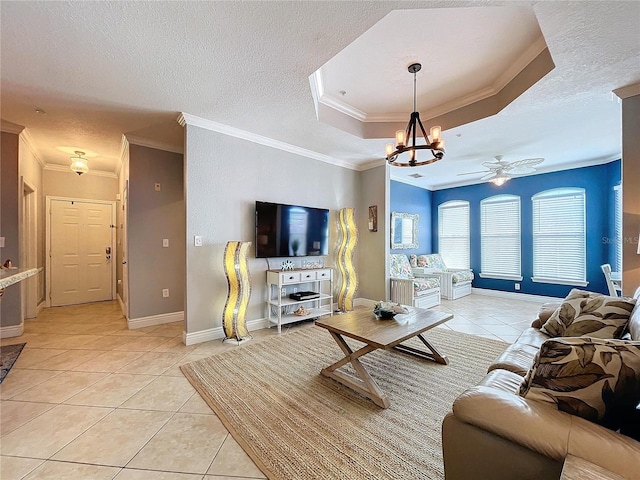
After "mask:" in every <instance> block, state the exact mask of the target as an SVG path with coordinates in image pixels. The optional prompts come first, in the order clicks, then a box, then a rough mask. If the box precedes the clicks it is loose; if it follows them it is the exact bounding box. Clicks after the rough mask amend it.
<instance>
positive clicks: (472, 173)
mask: <svg viewBox="0 0 640 480" xmlns="http://www.w3.org/2000/svg"><path fill="white" fill-rule="evenodd" d="M478 173H487V171H486V170H480V171H479V172H464V173H459V174H458V176H460V175H476V174H478Z"/></svg>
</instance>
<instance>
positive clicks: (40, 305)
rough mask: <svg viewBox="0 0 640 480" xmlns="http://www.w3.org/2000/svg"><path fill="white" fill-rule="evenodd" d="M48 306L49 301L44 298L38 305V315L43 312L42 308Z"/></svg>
mask: <svg viewBox="0 0 640 480" xmlns="http://www.w3.org/2000/svg"><path fill="white" fill-rule="evenodd" d="M46 306H47V302H45V301H44V300H42V301H41V302H40V303H39V304H38V306H37V307H36V317H37V316H38V315H40V314H41V313H42V310H44V309H45V307H46Z"/></svg>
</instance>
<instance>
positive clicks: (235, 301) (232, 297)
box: [222, 242, 251, 344]
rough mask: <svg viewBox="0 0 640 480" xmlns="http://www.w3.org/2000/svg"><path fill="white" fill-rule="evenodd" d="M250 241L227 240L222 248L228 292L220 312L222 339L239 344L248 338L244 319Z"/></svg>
mask: <svg viewBox="0 0 640 480" xmlns="http://www.w3.org/2000/svg"><path fill="white" fill-rule="evenodd" d="M250 246H251V242H227V246H226V247H225V249H224V274H225V275H226V276H227V285H228V286H229V293H228V294H227V301H226V303H225V304H224V310H223V312H222V328H223V329H224V335H225V338H224V340H223V341H225V342H226V341H227V340H235V341H237V342H238V344H240V342H243V341H245V340H249V339H250V338H251V335H249V330H247V324H246V321H245V318H244V317H245V314H246V313H247V305H248V304H249V298H250V297H251V277H250V275H249V266H248V262H247V252H248V250H249V247H250Z"/></svg>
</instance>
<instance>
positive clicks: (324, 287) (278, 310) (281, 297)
mask: <svg viewBox="0 0 640 480" xmlns="http://www.w3.org/2000/svg"><path fill="white" fill-rule="evenodd" d="M267 289H268V291H267V294H268V298H269V300H267V309H268V314H267V318H268V319H269V327H271V325H272V324H273V325H277V326H278V333H280V332H281V330H282V325H285V324H287V323H293V322H299V321H301V320H306V319H308V318H316V317H320V316H323V315H333V269H331V268H314V269H297V270H287V271H281V270H267ZM299 291H313V292H316V293H317V294H318V297H317V298H312V299H307V300H293V299H291V298H289V294H291V293H296V292H299ZM300 306H303V307H304V308H305V309H307V310H308V311H309V314H308V315H295V314H294V313H293V311H294V310H296V309H297V308H298V307H300Z"/></svg>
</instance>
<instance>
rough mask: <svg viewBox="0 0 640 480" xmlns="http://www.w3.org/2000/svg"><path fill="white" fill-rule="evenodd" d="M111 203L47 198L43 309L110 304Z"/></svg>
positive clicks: (112, 268) (112, 283) (112, 274)
mask: <svg viewBox="0 0 640 480" xmlns="http://www.w3.org/2000/svg"><path fill="white" fill-rule="evenodd" d="M114 224H115V202H109V201H100V200H86V199H70V198H59V197H47V238H46V240H47V252H48V255H47V306H52V307H55V306H62V305H76V304H80V303H90V302H100V301H105V300H113V299H114V292H115V261H114V259H115V251H114V244H115V242H114V240H115V239H114V234H115V228H114V227H115V225H114Z"/></svg>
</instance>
